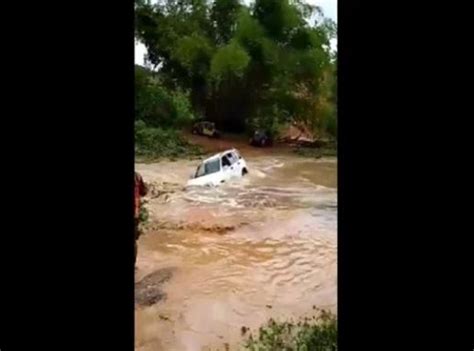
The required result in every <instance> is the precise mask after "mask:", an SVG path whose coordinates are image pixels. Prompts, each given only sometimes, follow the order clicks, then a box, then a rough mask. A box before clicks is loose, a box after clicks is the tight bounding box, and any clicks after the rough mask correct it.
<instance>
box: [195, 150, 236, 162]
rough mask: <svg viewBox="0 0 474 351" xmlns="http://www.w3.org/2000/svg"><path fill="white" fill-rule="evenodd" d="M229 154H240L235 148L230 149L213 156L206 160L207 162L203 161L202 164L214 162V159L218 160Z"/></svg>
mask: <svg viewBox="0 0 474 351" xmlns="http://www.w3.org/2000/svg"><path fill="white" fill-rule="evenodd" d="M229 152H237V153H239V151H238V150H237V149H235V148H232V149H228V150H225V151H222V152H219V153H218V154H215V155H212V156H211V157H208V158H206V159H205V160H203V161H202V163H205V162H209V161H214V159H216V158H221V157H222V156H224V155H225V154H228V153H229Z"/></svg>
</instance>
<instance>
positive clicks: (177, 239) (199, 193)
mask: <svg viewBox="0 0 474 351" xmlns="http://www.w3.org/2000/svg"><path fill="white" fill-rule="evenodd" d="M243 156H244V158H246V161H247V164H248V168H249V171H250V173H249V174H248V175H247V176H245V177H244V178H242V179H238V180H234V181H232V182H229V183H227V184H224V185H223V186H221V187H217V188H190V189H185V188H184V185H185V184H186V181H187V179H188V178H189V175H190V174H191V173H193V172H194V170H195V168H196V166H197V164H198V163H199V161H196V160H195V161H177V162H160V163H155V164H137V165H136V169H137V171H138V172H140V173H141V174H142V176H143V178H144V180H145V181H146V182H147V183H150V184H151V187H152V191H151V194H150V196H149V197H148V198H147V201H148V203H147V205H146V206H147V208H148V210H149V213H150V223H149V225H148V228H147V229H146V232H145V234H144V235H142V236H141V238H140V240H139V242H138V257H137V267H138V268H137V271H136V277H135V280H136V289H135V291H136V298H135V303H136V304H135V306H136V307H135V349H136V350H143V351H145V350H154V351H156V350H167V351H174V350H176V351H194V350H225V349H227V348H228V349H230V350H240V349H241V342H242V336H241V328H242V327H243V326H245V327H247V328H251V329H257V328H258V327H259V326H260V325H261V324H262V323H264V322H266V321H267V320H268V318H270V317H273V318H275V319H277V320H278V319H281V320H286V319H289V318H299V317H301V316H305V315H307V314H308V313H311V312H313V311H312V309H313V306H316V307H317V308H325V309H330V310H332V311H333V312H337V264H336V261H337V162H336V160H335V159H320V160H314V159H306V158H302V157H297V156H290V155H280V156H278V155H271V156H268V155H267V156H251V157H246V155H245V154H244V153H243ZM226 343H227V344H228V345H226V346H224V345H225V344H226Z"/></svg>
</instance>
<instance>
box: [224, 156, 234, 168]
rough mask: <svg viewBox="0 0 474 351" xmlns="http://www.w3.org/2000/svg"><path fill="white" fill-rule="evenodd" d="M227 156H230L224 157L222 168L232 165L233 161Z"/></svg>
mask: <svg viewBox="0 0 474 351" xmlns="http://www.w3.org/2000/svg"><path fill="white" fill-rule="evenodd" d="M227 156H228V155H226V156H222V167H225V166H230V165H232V161H231V160H230V159H229V157H227Z"/></svg>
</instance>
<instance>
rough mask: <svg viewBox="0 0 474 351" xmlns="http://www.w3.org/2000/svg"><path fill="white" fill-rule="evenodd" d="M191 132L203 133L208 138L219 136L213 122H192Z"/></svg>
mask: <svg viewBox="0 0 474 351" xmlns="http://www.w3.org/2000/svg"><path fill="white" fill-rule="evenodd" d="M191 131H192V133H193V134H198V135H205V136H208V137H210V138H219V137H220V135H221V133H220V132H219V131H218V130H217V129H216V126H215V124H214V123H213V122H207V121H203V122H197V123H194V125H193V128H192V130H191Z"/></svg>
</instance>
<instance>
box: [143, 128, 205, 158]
mask: <svg viewBox="0 0 474 351" xmlns="http://www.w3.org/2000/svg"><path fill="white" fill-rule="evenodd" d="M200 153H201V150H200V148H198V147H197V146H195V145H192V144H190V143H188V142H187V141H186V140H184V139H183V138H182V137H181V135H179V133H178V132H177V131H176V130H174V129H162V128H153V127H149V126H147V125H146V124H145V122H143V121H136V122H135V154H136V155H137V156H143V157H146V158H159V157H168V158H177V157H182V156H190V155H199V154H200Z"/></svg>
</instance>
